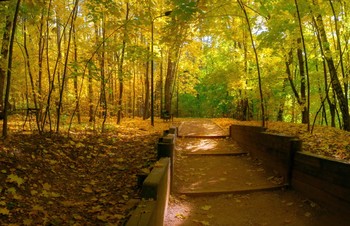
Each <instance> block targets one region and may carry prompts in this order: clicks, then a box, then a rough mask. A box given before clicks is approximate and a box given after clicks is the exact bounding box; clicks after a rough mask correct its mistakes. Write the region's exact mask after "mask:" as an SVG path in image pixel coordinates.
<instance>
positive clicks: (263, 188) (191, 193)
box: [179, 185, 286, 196]
mask: <svg viewBox="0 0 350 226" xmlns="http://www.w3.org/2000/svg"><path fill="white" fill-rule="evenodd" d="M284 188H286V186H285V185H275V186H273V185H272V186H271V185H269V186H260V187H254V188H244V189H215V190H210V189H203V190H199V189H198V190H191V191H186V190H182V191H180V192H179V194H183V195H189V196H203V195H220V194H248V193H253V192H261V191H275V190H281V189H284Z"/></svg>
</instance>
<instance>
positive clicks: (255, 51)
mask: <svg viewBox="0 0 350 226" xmlns="http://www.w3.org/2000/svg"><path fill="white" fill-rule="evenodd" d="M238 3H239V5H240V7H241V9H242V11H243V13H244V16H245V20H246V22H247V26H248V31H249V34H250V40H251V43H252V47H253V50H254V55H255V62H256V69H257V71H258V82H259V95H260V110H261V118H262V127H265V107H264V97H263V91H262V84H261V73H260V65H259V57H258V52H257V50H256V47H255V42H254V38H253V34H252V29H251V26H250V21H249V17H248V14H247V11H246V9H245V6H244V4H243V2H242V0H238Z"/></svg>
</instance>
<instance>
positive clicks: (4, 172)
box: [0, 119, 169, 225]
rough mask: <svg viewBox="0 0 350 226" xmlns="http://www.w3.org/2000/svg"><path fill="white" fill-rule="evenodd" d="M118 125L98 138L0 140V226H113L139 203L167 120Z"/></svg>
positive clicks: (81, 134) (19, 136) (82, 133)
mask: <svg viewBox="0 0 350 226" xmlns="http://www.w3.org/2000/svg"><path fill="white" fill-rule="evenodd" d="M149 124H150V123H149V121H143V120H141V119H139V120H125V122H123V124H122V126H118V125H111V126H110V129H109V130H108V131H107V132H106V133H103V134H96V133H92V132H87V130H85V129H84V130H75V131H74V133H71V134H70V136H69V137H67V136H64V135H56V134H43V135H42V136H39V135H36V134H26V133H23V132H18V133H15V134H12V135H11V136H10V137H9V138H8V139H7V140H6V141H0V181H1V183H0V192H1V199H0V225H120V224H121V223H122V222H123V221H124V220H125V218H126V216H127V215H128V213H129V212H130V210H131V209H132V208H133V207H134V206H135V205H136V203H137V199H138V198H139V189H138V187H137V177H136V175H137V174H138V173H140V172H148V171H149V170H150V169H151V167H152V165H153V163H154V162H155V160H156V151H155V150H156V149H155V144H156V141H157V139H158V138H159V136H160V134H161V132H162V131H163V130H164V129H167V128H169V124H168V123H164V122H162V121H157V122H156V126H155V127H151V126H150V125H149Z"/></svg>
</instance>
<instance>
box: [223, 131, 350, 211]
mask: <svg viewBox="0 0 350 226" xmlns="http://www.w3.org/2000/svg"><path fill="white" fill-rule="evenodd" d="M230 134H231V137H232V139H234V140H236V141H237V142H238V143H239V144H240V145H241V146H242V147H243V148H244V149H245V150H246V151H249V152H250V153H251V154H252V156H255V157H257V158H259V159H261V160H262V161H263V162H264V165H265V166H269V167H271V168H272V169H273V170H275V171H278V172H279V173H280V174H281V175H282V176H283V177H285V178H286V180H285V183H286V184H288V185H290V186H291V187H292V188H294V189H295V190H297V191H300V192H302V193H304V194H305V195H306V196H308V197H310V198H312V199H314V200H316V201H320V202H322V203H324V204H326V205H329V206H331V207H333V208H337V210H340V211H343V212H346V213H350V164H349V163H347V162H341V161H336V160H334V159H331V158H325V157H321V156H317V155H313V154H309V153H306V152H303V150H302V149H301V142H300V141H299V140H297V139H295V138H294V137H289V136H284V135H278V134H271V133H266V132H265V130H264V129H263V128H261V127H256V126H242V125H232V126H231V127H230Z"/></svg>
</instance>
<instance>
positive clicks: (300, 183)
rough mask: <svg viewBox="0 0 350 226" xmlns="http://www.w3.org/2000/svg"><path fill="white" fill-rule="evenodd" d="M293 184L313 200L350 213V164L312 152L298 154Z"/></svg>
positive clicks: (293, 173)
mask: <svg viewBox="0 0 350 226" xmlns="http://www.w3.org/2000/svg"><path fill="white" fill-rule="evenodd" d="M292 175H293V176H292V186H293V188H294V189H295V190H299V191H302V192H303V193H305V194H306V195H307V196H309V197H310V198H312V199H315V200H319V201H321V202H323V203H327V204H328V205H330V206H331V207H332V208H335V209H337V210H338V209H339V210H342V211H345V212H347V213H350V164H349V163H346V162H341V161H337V160H334V159H331V158H325V157H320V156H317V155H313V154H310V153H304V152H299V153H296V154H295V158H294V167H293V172H292Z"/></svg>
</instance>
